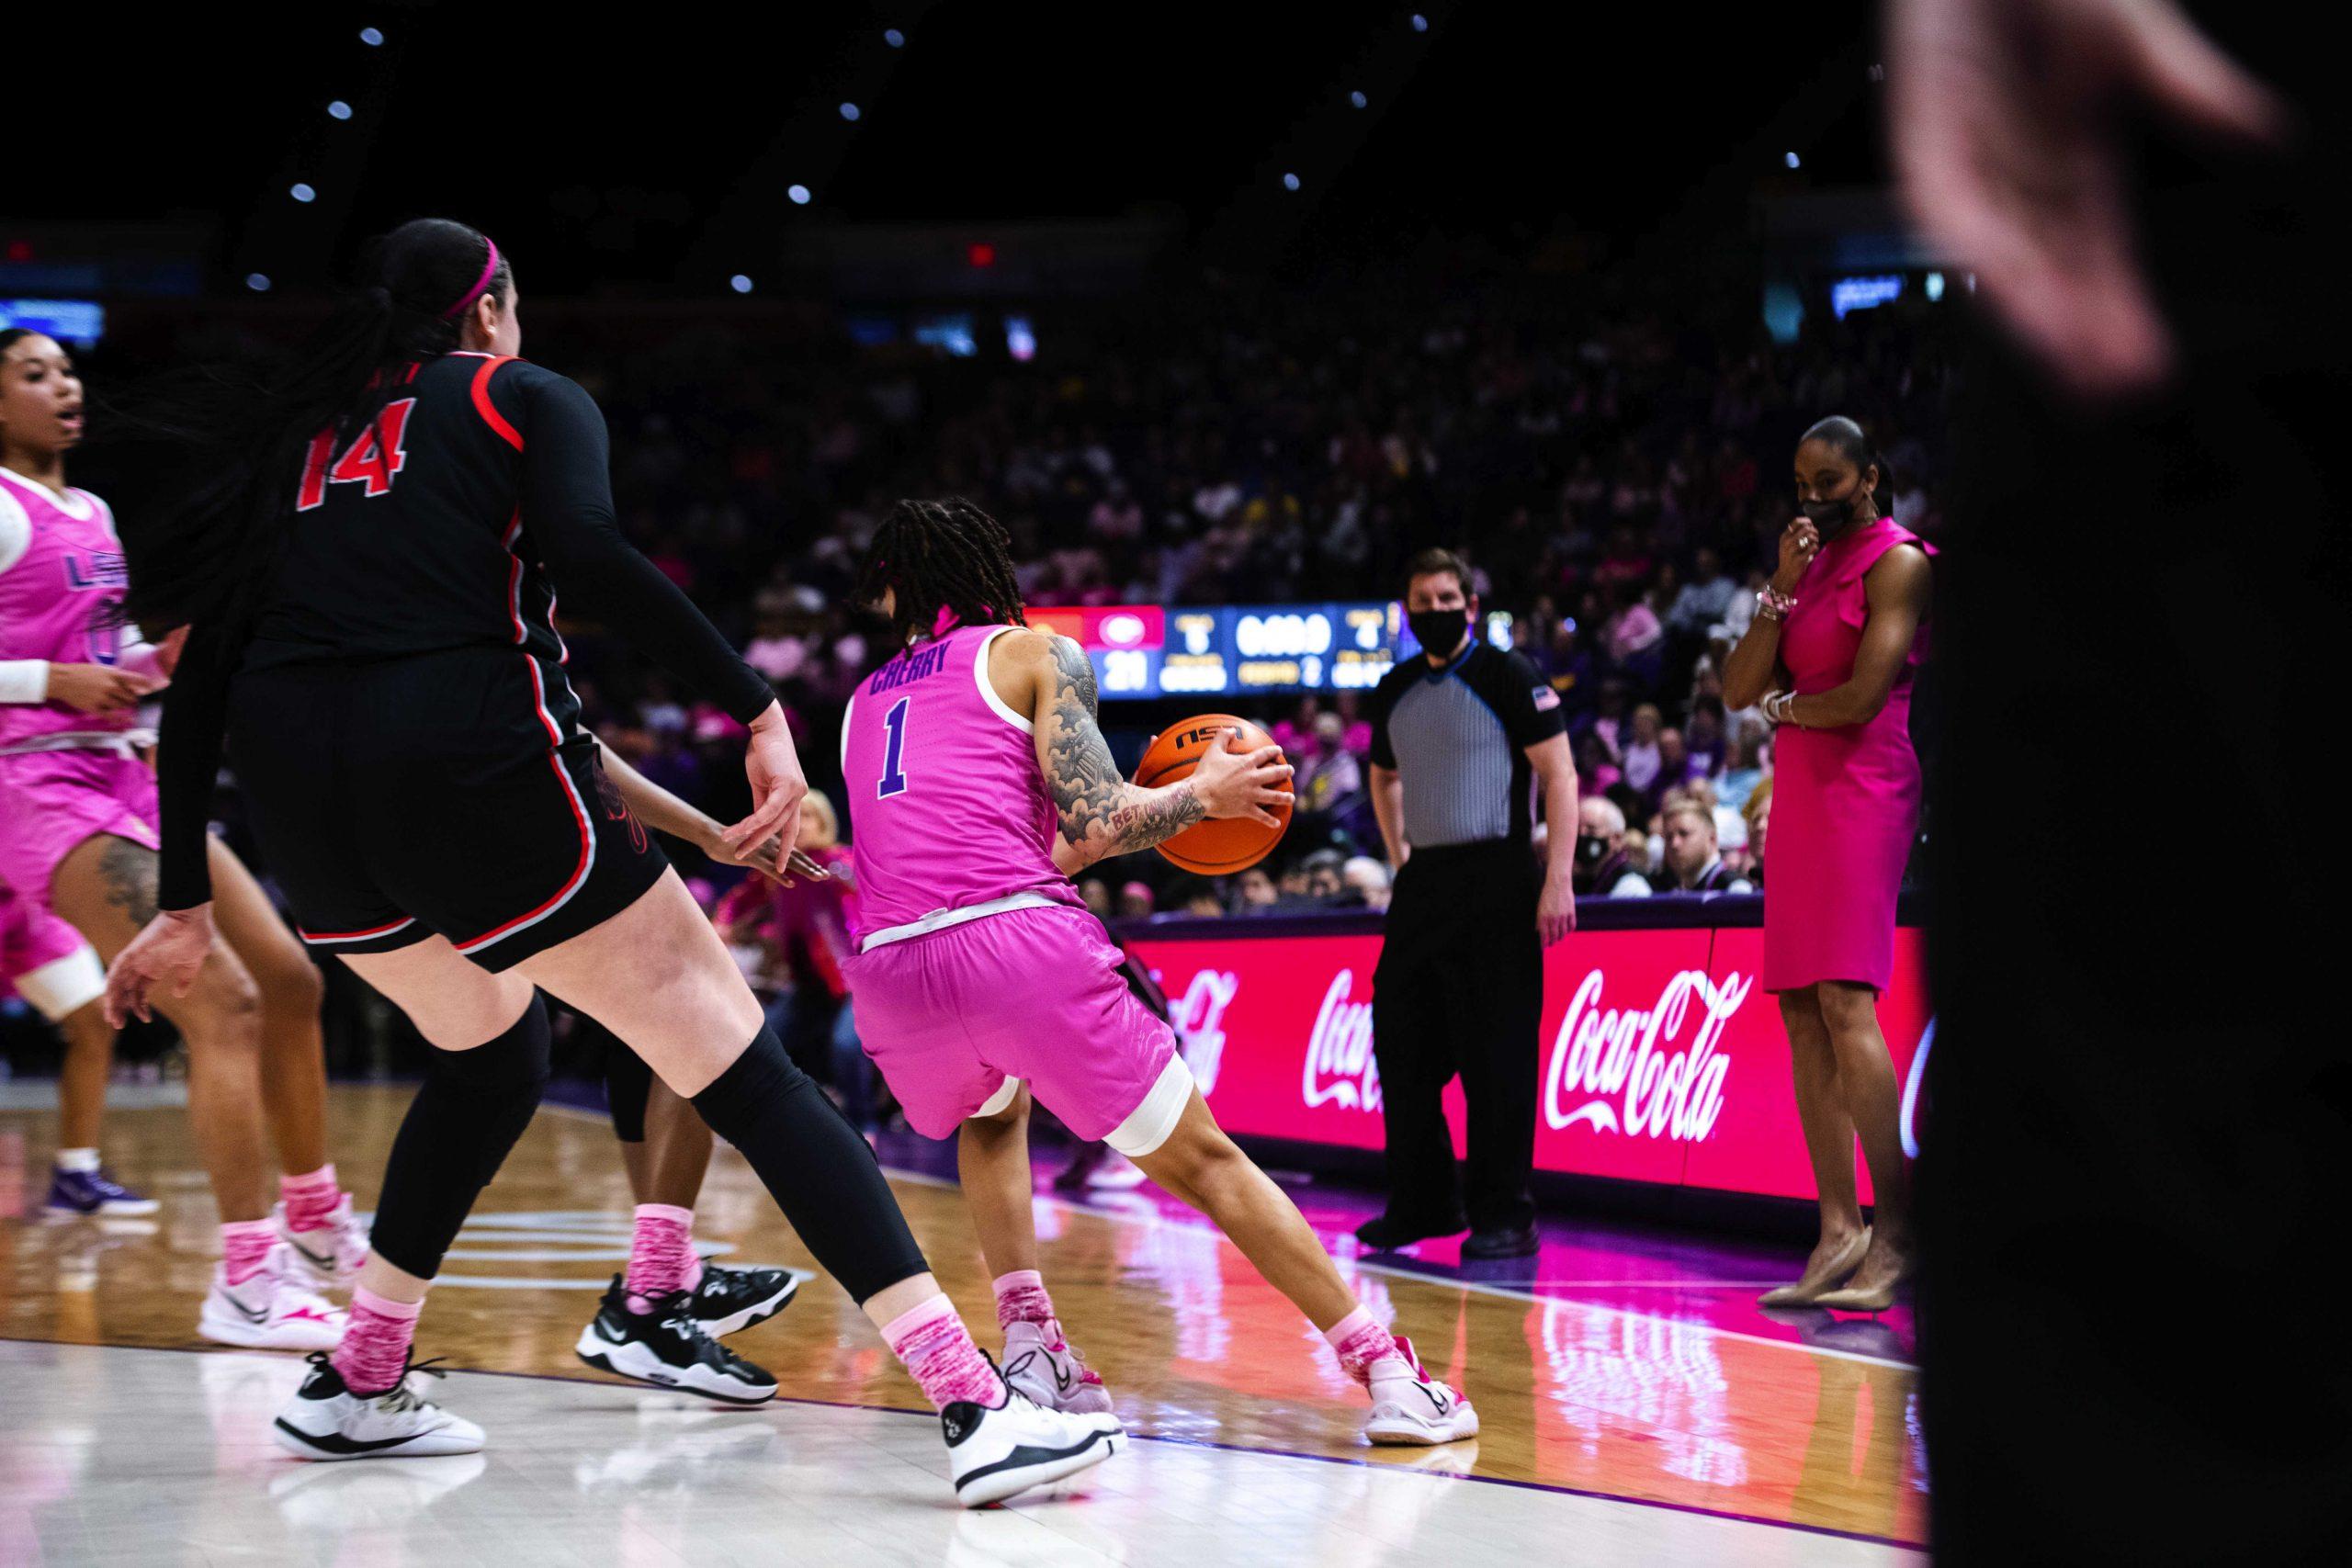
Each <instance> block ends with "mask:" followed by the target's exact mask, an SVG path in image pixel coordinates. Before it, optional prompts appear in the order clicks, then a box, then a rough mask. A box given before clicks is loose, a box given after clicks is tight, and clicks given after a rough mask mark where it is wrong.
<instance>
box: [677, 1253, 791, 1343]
mask: <svg viewBox="0 0 2352 1568" xmlns="http://www.w3.org/2000/svg"><path fill="white" fill-rule="evenodd" d="M799 1290H800V1281H799V1280H797V1279H796V1278H794V1276H793V1273H792V1270H791V1269H729V1268H725V1267H722V1266H721V1265H719V1264H717V1263H706V1264H704V1265H703V1266H702V1282H701V1283H700V1284H697V1285H696V1286H695V1288H694V1289H693V1290H691V1291H688V1292H686V1299H687V1300H688V1301H689V1302H690V1303H692V1304H693V1307H694V1314H695V1317H697V1318H699V1319H700V1320H701V1322H702V1325H703V1328H704V1330H705V1332H707V1333H708V1334H709V1335H710V1336H711V1337H714V1338H717V1337H722V1336H725V1335H729V1334H741V1332H743V1330H745V1329H747V1328H749V1327H751V1326H752V1325H753V1324H755V1323H765V1322H766V1321H767V1320H768V1319H770V1318H772V1317H774V1316H775V1314H778V1313H780V1312H782V1311H783V1310H784V1309H785V1308H786V1307H788V1306H790V1305H791V1304H792V1298H793V1297H794V1295H796V1294H797V1293H798V1292H799Z"/></svg>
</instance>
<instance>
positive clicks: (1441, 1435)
mask: <svg viewBox="0 0 2352 1568" xmlns="http://www.w3.org/2000/svg"><path fill="white" fill-rule="evenodd" d="M1371 1370H1372V1385H1371V1386H1372V1416H1371V1418H1370V1419H1369V1420H1367V1421H1366V1422H1365V1423H1364V1427H1363V1435H1364V1436H1365V1437H1366V1438H1369V1439H1371V1440H1372V1441H1373V1442H1375V1443H1397V1444H1411V1445H1418V1446H1422V1447H1426V1446H1428V1445H1430V1444H1432V1443H1453V1442H1459V1441H1460V1440H1461V1439H1463V1438H1475V1437H1476V1436H1477V1435H1478V1413H1477V1412H1476V1410H1473V1409H1472V1408H1471V1407H1470V1402H1469V1401H1468V1400H1466V1399H1464V1398H1463V1397H1462V1396H1461V1395H1460V1394H1458V1393H1454V1392H1453V1390H1452V1389H1450V1388H1448V1387H1446V1385H1445V1384H1443V1383H1442V1382H1438V1381H1437V1380H1436V1379H1435V1378H1433V1377H1431V1376H1430V1375H1429V1373H1427V1372H1425V1371H1422V1370H1421V1359H1420V1357H1419V1356H1418V1355H1416V1354H1415V1353H1414V1351H1413V1342H1412V1341H1411V1340H1409V1339H1408V1338H1406V1337H1404V1336H1403V1335H1401V1334H1400V1335H1398V1336H1397V1354H1396V1355H1394V1356H1388V1357H1385V1358H1383V1359H1380V1360H1377V1361H1374V1363H1373V1364H1372V1369H1371Z"/></svg>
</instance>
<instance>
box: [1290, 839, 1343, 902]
mask: <svg viewBox="0 0 2352 1568" xmlns="http://www.w3.org/2000/svg"><path fill="white" fill-rule="evenodd" d="M1346 863H1347V857H1346V856H1345V855H1342V854H1341V853H1340V852H1339V851H1337V850H1317V851H1316V852H1314V853H1313V854H1311V855H1309V856H1307V857H1306V860H1304V861H1303V862H1301V863H1300V864H1301V866H1302V867H1303V869H1304V870H1305V871H1306V896H1307V897H1310V898H1315V899H1319V900H1324V901H1329V900H1331V899H1335V898H1337V897H1340V894H1341V893H1342V892H1344V891H1345V890H1346V886H1347V885H1346V883H1345V881H1344V880H1343V879H1342V878H1341V876H1340V867H1341V866H1343V865H1345V864H1346Z"/></svg>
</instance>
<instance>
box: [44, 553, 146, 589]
mask: <svg viewBox="0 0 2352 1568" xmlns="http://www.w3.org/2000/svg"><path fill="white" fill-rule="evenodd" d="M60 561H61V563H62V566H63V568H64V571H65V587H66V590H67V592H88V591H89V590H91V589H93V588H126V587H129V586H130V569H129V568H127V567H125V566H124V565H123V561H122V552H121V551H120V550H91V551H89V552H87V553H86V554H85V553H84V552H83V551H80V550H68V551H66V552H65V554H64V555H63V556H62V557H61V558H60Z"/></svg>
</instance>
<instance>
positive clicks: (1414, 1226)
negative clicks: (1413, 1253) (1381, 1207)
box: [1356, 1213, 1470, 1252]
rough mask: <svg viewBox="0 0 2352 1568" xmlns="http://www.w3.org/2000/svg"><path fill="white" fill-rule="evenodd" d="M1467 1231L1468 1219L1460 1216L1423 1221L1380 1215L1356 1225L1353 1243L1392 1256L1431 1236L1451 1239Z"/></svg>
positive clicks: (1468, 1226) (1458, 1214) (1393, 1215)
mask: <svg viewBox="0 0 2352 1568" xmlns="http://www.w3.org/2000/svg"><path fill="white" fill-rule="evenodd" d="M1469 1228H1470V1221H1469V1219H1468V1217H1467V1216H1465V1215H1463V1214H1460V1213H1456V1214H1453V1215H1451V1216H1439V1217H1438V1218H1435V1219H1426V1220H1416V1219H1412V1218H1410V1217H1405V1218H1399V1217H1398V1216H1397V1215H1395V1214H1383V1215H1381V1216H1380V1217H1379V1218H1378V1219H1374V1220H1366V1221H1365V1222H1364V1223H1363V1224H1360V1225H1358V1226H1357V1227H1356V1239H1357V1240H1358V1241H1360V1242H1362V1243H1363V1244H1364V1245H1365V1246H1366V1247H1370V1248H1372V1249H1373V1250H1374V1252H1393V1251H1395V1250H1396V1249H1397V1248H1398V1247H1410V1246H1412V1245H1413V1243H1415V1242H1417V1241H1427V1240H1429V1239H1430V1237H1431V1236H1440V1235H1455V1234H1457V1233H1458V1232H1462V1231H1466V1230H1468V1229H1469Z"/></svg>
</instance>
